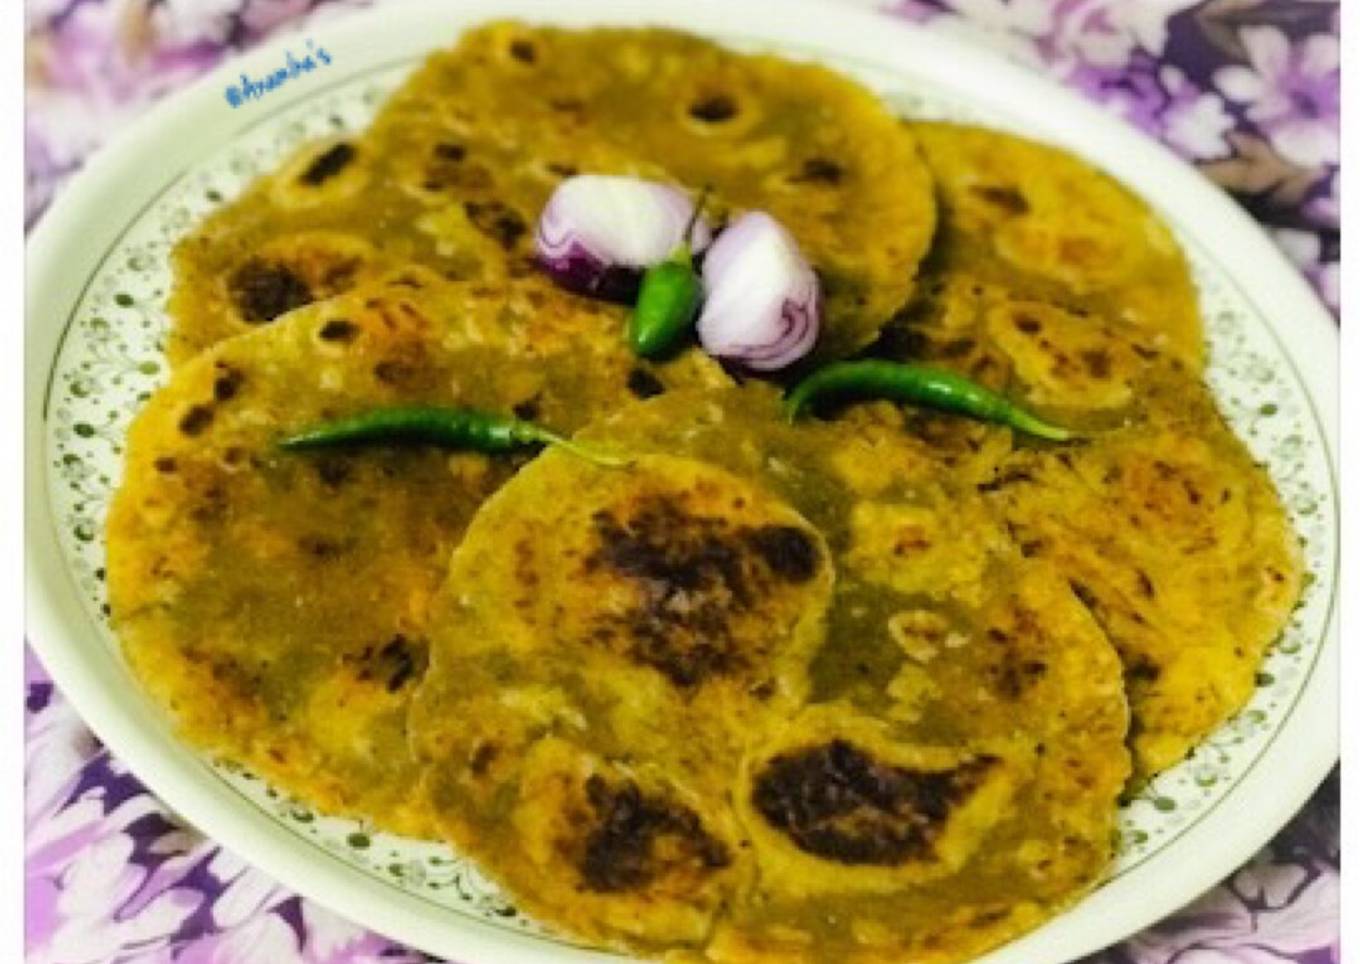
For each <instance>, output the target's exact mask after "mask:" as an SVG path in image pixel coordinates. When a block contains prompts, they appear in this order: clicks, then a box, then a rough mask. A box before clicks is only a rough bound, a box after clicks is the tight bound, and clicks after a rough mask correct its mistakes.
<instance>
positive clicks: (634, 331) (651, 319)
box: [628, 188, 708, 358]
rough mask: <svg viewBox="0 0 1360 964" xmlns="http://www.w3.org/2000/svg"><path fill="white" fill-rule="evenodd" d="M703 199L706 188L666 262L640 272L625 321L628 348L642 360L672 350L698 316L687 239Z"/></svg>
mask: <svg viewBox="0 0 1360 964" xmlns="http://www.w3.org/2000/svg"><path fill="white" fill-rule="evenodd" d="M706 197H708V188H704V190H703V191H702V192H701V193H700V194H699V198H698V200H696V201H695V202H694V211H693V212H692V213H691V214H690V217H689V223H688V224H687V225H685V232H684V234H683V235H682V236H681V237H682V240H681V241H680V243H679V244H677V245H676V246H675V248H674V250H672V251H671V253H670V254H669V255H667V257H666V260H665V261H661V262H659V263H657V264H654V265H652V266H651V267H649V268H648V269H647V270H646V271H645V272H643V275H642V286H641V287H640V288H639V289H638V298H637V304H636V305H635V306H634V308H633V314H632V316H631V317H630V318H629V319H628V344H629V345H630V346H631V347H632V349H633V351H635V352H637V354H639V355H641V356H642V357H643V358H657V357H659V356H661V355H664V354H666V353H667V352H669V351H670V350H671V349H672V348H674V347H675V345H676V343H677V342H679V340H680V339H681V338H682V337H683V336H684V334H685V332H686V331H688V330H689V328H690V326H691V325H693V324H694V316H695V315H696V314H698V313H699V302H700V301H701V300H702V298H703V293H704V289H703V285H702V283H701V282H700V281H699V276H698V274H696V273H695V271H694V252H693V250H692V249H691V248H690V238H691V237H692V236H693V234H694V225H695V222H697V221H698V220H699V214H700V212H701V211H702V210H703V206H704V199H705V198H706Z"/></svg>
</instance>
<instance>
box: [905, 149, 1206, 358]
mask: <svg viewBox="0 0 1360 964" xmlns="http://www.w3.org/2000/svg"><path fill="white" fill-rule="evenodd" d="M909 126H910V127H911V129H912V132H913V133H914V134H915V136H916V138H917V140H918V142H919V143H920V146H921V151H922V154H923V155H924V157H925V159H926V164H927V166H928V167H929V169H930V173H931V175H932V176H933V177H934V179H935V184H936V189H937V192H938V201H939V207H940V218H939V220H940V230H939V233H938V236H937V237H936V238H935V241H934V246H933V247H932V249H931V253H930V258H929V261H928V265H927V267H926V270H925V273H926V275H928V277H927V278H923V280H922V284H923V285H929V284H931V283H933V282H934V281H936V280H943V281H944V282H945V283H946V284H953V285H956V286H958V288H959V289H960V294H961V295H965V296H966V292H967V290H968V285H969V284H971V283H972V282H982V283H993V284H999V285H1002V286H1004V287H1005V288H1006V289H1007V290H1009V291H1010V292H1011V293H1012V294H1013V295H1015V296H1016V297H1020V298H1027V299H1032V300H1035V301H1042V302H1045V303H1048V304H1052V305H1055V306H1057V307H1061V308H1064V309H1067V310H1069V311H1074V312H1088V313H1091V314H1094V315H1098V316H1099V317H1101V318H1103V319H1105V320H1106V321H1107V322H1110V323H1112V324H1116V325H1119V326H1121V327H1122V328H1125V329H1126V330H1128V331H1129V332H1130V333H1131V334H1132V335H1133V336H1135V337H1134V340H1136V341H1137V343H1138V344H1139V345H1140V346H1141V348H1142V349H1143V350H1144V351H1148V352H1155V353H1158V354H1164V355H1168V356H1173V357H1175V358H1177V359H1179V360H1180V361H1181V362H1182V363H1183V364H1184V365H1185V366H1186V367H1187V368H1188V369H1190V370H1192V371H1199V370H1200V369H1201V368H1202V367H1203V362H1204V333H1203V326H1202V325H1201V322H1200V318H1199V309H1198V300H1197V295H1196V289H1195V285H1194V282H1193V280H1192V278H1191V276H1190V270H1189V266H1188V264H1187V263H1186V259H1185V256H1184V254H1183V253H1182V252H1181V250H1180V246H1179V245H1178V244H1177V243H1176V240H1175V238H1174V236H1173V235H1172V233H1171V231H1170V229H1169V228H1168V227H1167V226H1166V224H1165V223H1164V222H1163V221H1162V220H1161V218H1160V217H1158V216H1157V214H1156V213H1155V212H1154V211H1152V210H1151V209H1150V208H1149V207H1148V205H1147V204H1146V203H1145V202H1144V201H1142V200H1141V199H1140V198H1138V197H1137V196H1135V195H1134V194H1133V193H1131V192H1130V191H1129V190H1128V189H1127V188H1125V187H1124V186H1123V185H1121V184H1120V183H1118V182H1117V181H1115V180H1114V179H1113V178H1111V177H1110V176H1109V175H1107V174H1105V173H1103V172H1101V171H1097V170H1096V169H1095V168H1093V167H1091V166H1090V165H1089V164H1087V163H1086V162H1085V161H1082V160H1081V159H1080V158H1078V157H1076V156H1075V155H1074V154H1071V153H1069V152H1067V151H1064V150H1062V149H1060V148H1056V147H1052V146H1050V145H1046V144H1041V143H1039V142H1037V141H1032V140H1029V139H1026V138H1023V137H1018V136H1015V135H1012V134H1005V133H1002V132H999V131H994V130H988V129H986V128H982V127H973V126H966V125H959V124H947V123H912V124H910V125H909Z"/></svg>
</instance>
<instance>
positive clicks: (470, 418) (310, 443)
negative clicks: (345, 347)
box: [278, 406, 629, 466]
mask: <svg viewBox="0 0 1360 964" xmlns="http://www.w3.org/2000/svg"><path fill="white" fill-rule="evenodd" d="M370 442H376V443H384V442H389V443H390V442H414V443H424V444H427V445H438V446H441V447H443V448H451V449H465V450H470V451H473V452H486V453H496V452H510V451H514V450H515V449H520V448H524V447H526V446H531V445H553V446H556V447H558V448H560V449H563V450H564V451H567V452H571V453H572V454H573V455H577V456H580V457H581V458H583V459H586V460H587V461H590V462H594V463H596V464H598V465H608V466H621V465H627V464H628V462H629V460H628V459H624V458H619V457H617V456H613V455H608V454H606V453H603V452H599V451H596V450H595V449H593V448H591V447H589V446H585V445H582V444H580V443H579V442H573V441H571V440H570V439H567V438H563V437H562V436H561V435H558V434H557V433H556V432H553V431H551V430H550V429H546V428H544V427H543V426H541V425H536V424H534V423H533V422H526V421H523V420H522V419H518V418H511V417H509V416H505V415H496V414H494V413H492V412H483V411H479V410H477V409H472V408H442V407H434V406H402V407H396V408H379V409H374V410H372V411H368V412H364V413H362V414H360V415H353V416H350V417H349V418H343V419H339V420H337V421H333V422H325V423H323V424H321V425H315V426H313V427H311V428H309V429H306V430H304V431H302V432H298V433H297V434H295V435H290V436H288V437H287V438H284V439H282V440H281V441H280V442H279V443H278V445H279V448H282V449H286V450H288V451H293V452H297V451H306V450H309V449H322V448H336V447H340V446H346V445H362V444H365V443H370Z"/></svg>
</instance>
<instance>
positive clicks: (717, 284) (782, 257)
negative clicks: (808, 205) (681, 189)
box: [698, 211, 822, 371]
mask: <svg viewBox="0 0 1360 964" xmlns="http://www.w3.org/2000/svg"><path fill="white" fill-rule="evenodd" d="M703 279H704V294H705V302H704V310H703V313H702V314H701V315H700V316H699V323H698V331H699V342H700V344H702V345H703V347H704V350H705V351H706V352H708V353H709V354H710V355H713V356H714V357H715V358H723V359H727V360H729V361H733V362H737V363H739V364H741V365H742V366H744V367H746V368H750V369H753V370H755V371H777V370H778V369H781V368H787V367H788V366H789V365H792V364H793V363H794V362H796V361H798V360H799V359H800V358H802V357H803V356H805V355H806V354H807V353H808V352H810V351H811V350H812V346H813V345H815V344H816V343H817V335H818V334H819V332H820V330H821V314H822V310H821V286H820V284H819V283H818V281H817V273H816V272H815V271H813V269H812V267H811V265H809V264H808V263H807V261H806V260H805V259H804V258H803V255H802V253H801V252H800V251H799V250H798V243H797V242H796V241H794V240H793V237H792V236H791V235H790V234H789V233H788V231H786V230H785V229H784V227H783V226H782V225H781V224H780V223H779V222H778V221H776V220H775V219H774V218H772V217H770V215H768V214H766V213H765V212H763V211H750V212H748V213H746V214H743V215H742V216H741V217H739V218H738V219H737V220H736V221H734V222H733V223H732V224H731V225H730V226H729V227H728V228H727V229H726V230H725V231H723V232H722V234H720V235H719V236H718V239H717V240H716V241H714V242H713V245H712V247H710V248H709V251H708V254H707V256H706V257H705V258H704V273H703Z"/></svg>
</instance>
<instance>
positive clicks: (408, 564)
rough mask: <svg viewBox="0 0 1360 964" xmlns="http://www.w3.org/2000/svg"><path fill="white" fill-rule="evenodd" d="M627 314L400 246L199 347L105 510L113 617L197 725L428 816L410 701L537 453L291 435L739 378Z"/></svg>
mask: <svg viewBox="0 0 1360 964" xmlns="http://www.w3.org/2000/svg"><path fill="white" fill-rule="evenodd" d="M619 324H620V313H619V312H618V311H617V310H615V309H613V308H612V307H610V306H601V305H597V304H594V303H591V302H588V301H584V300H581V299H577V298H575V297H573V296H570V295H567V294H565V293H563V292H561V291H559V290H557V289H556V288H554V287H552V286H551V285H548V284H547V283H545V282H542V281H538V280H529V281H526V282H523V283H520V284H511V285H501V286H496V287H490V288H488V287H485V286H480V285H477V284H449V283H446V282H443V281H441V280H440V279H438V278H437V277H432V276H430V275H429V274H428V273H425V272H421V271H418V270H415V269H403V270H401V271H398V272H396V273H395V274H393V275H390V276H386V277H383V278H380V279H379V280H377V281H374V282H372V283H369V284H366V285H363V286H360V287H358V288H355V289H353V290H352V291H350V292H349V293H347V294H346V295H342V296H339V297H337V298H334V299H330V300H327V301H323V302H317V303H314V304H312V305H309V306H307V307H304V308H301V309H299V310H297V311H295V312H293V313H291V314H289V315H287V316H285V317H283V318H280V319H279V320H277V321H276V322H274V323H273V324H272V325H270V326H268V327H265V328H261V329H258V330H257V331H255V332H252V333H250V334H247V335H243V336H240V337H238V338H233V339H229V340H227V341H224V342H222V343H220V344H219V345H217V346H215V347H214V348H212V349H210V350H209V351H208V352H206V353H204V354H202V355H200V356H198V357H196V358H195V359H193V360H192V361H191V362H189V363H186V364H185V365H183V366H182V367H181V368H180V369H179V370H178V371H177V373H176V374H175V376H174V377H173V379H172V380H171V382H170V383H169V384H168V385H167V386H165V387H164V388H163V389H162V390H160V391H159V392H158V393H157V394H156V395H155V396H154V397H153V398H152V399H151V400H150V401H149V402H148V403H147V405H146V407H145V408H144V409H143V410H142V412H141V413H140V414H139V415H138V417H137V419H136V421H135V423H134V425H133V427H132V429H131V432H130V435H129V439H128V447H127V455H126V464H125V469H124V476H123V481H122V484H121V486H120V488H119V490H118V492H117V495H116V497H115V499H114V501H113V504H112V508H111V511H110V516H109V521H108V530H107V540H108V580H109V595H110V601H111V606H112V619H113V622H114V625H115V627H116V629H117V631H118V633H119V635H120V637H121V640H122V643H123V646H124V651H125V653H126V655H127V657H128V660H129V662H130V664H131V666H132V668H133V670H134V671H135V672H136V674H137V676H138V677H139V678H140V679H141V681H142V682H143V684H144V685H145V686H146V687H147V689H148V690H149V692H150V693H151V694H152V696H153V697H154V698H155V699H156V700H157V701H158V702H160V703H161V704H162V705H163V706H165V707H166V708H167V709H168V710H169V712H170V714H171V715H172V717H173V718H174V720H175V722H176V724H177V725H178V727H179V729H180V731H181V733H182V734H183V735H184V736H185V737H186V738H187V739H188V740H189V741H191V742H193V743H194V744H197V745H199V746H202V747H204V748H206V749H208V750H210V751H212V752H213V753H214V754H216V755H218V756H219V757H221V758H223V759H226V760H229V761H233V762H236V763H241V764H245V765H248V766H250V767H252V768H254V769H255V770H257V771H258V772H260V773H261V774H263V775H264V776H266V777H268V778H269V779H271V780H272V781H274V782H275V783H276V784H277V785H278V786H280V787H282V788H283V789H285V790H287V791H289V792H291V793H293V794H296V795H297V796H299V797H301V798H302V799H303V800H305V801H306V802H308V803H309V804H311V805H313V806H315V807H317V808H319V809H320V810H322V811H325V812H339V813H346V814H352V815H357V816H362V817H366V818H369V819H371V820H372V821H373V822H374V823H375V824H377V825H378V826H380V827H385V828H389V829H393V830H397V831H402V832H409V833H417V834H419V833H422V832H425V831H426V829H427V828H426V824H425V820H424V815H423V813H422V811H421V809H420V808H419V807H418V806H415V805H414V804H413V802H412V801H413V798H414V794H413V793H412V786H413V782H414V776H415V774H414V770H413V768H412V767H411V763H410V757H409V754H408V753H407V751H406V703H407V700H408V697H409V695H410V693H411V692H412V691H413V690H414V688H415V685H416V683H417V682H418V680H419V678H420V675H421V672H422V671H423V669H424V666H425V661H426V651H427V643H426V640H425V622H426V618H427V611H428V605H429V600H430V597H432V596H433V595H434V593H435V590H436V589H437V588H438V586H439V583H440V581H441V579H442V577H443V574H444V571H445V569H446V567H447V563H448V556H449V553H450V552H451V551H452V549H453V547H454V546H455V545H457V543H458V540H459V538H460V537H461V535H462V532H463V529H464V527H465V526H466V525H467V523H468V521H469V520H470V519H471V518H472V516H473V514H474V513H475V511H476V510H477V508H478V507H479V506H480V505H481V503H482V501H483V500H484V499H485V498H486V497H487V496H489V495H490V494H491V493H492V492H493V491H494V490H495V489H496V488H497V486H499V485H500V484H501V483H503V482H504V481H505V480H506V479H507V478H509V477H510V476H511V475H512V474H513V472H514V470H515V468H516V467H517V466H518V465H519V464H520V463H521V462H523V461H524V460H525V459H527V458H528V457H529V455H528V454H526V455H524V456H522V457H521V456H515V457H508V456H495V457H492V456H486V455H480V454H476V453H470V452H459V453H452V454H451V453H448V452H442V451H436V450H434V449H432V448H429V447H405V448H402V447H391V446H387V447H384V446H377V447H370V448H366V449H362V450H354V451H329V452H324V453H317V454H292V453H285V452H282V451H280V450H278V449H277V448H276V446H275V442H276V441H277V440H278V439H279V438H280V437H281V436H282V435H284V434H286V433H288V432H291V431H297V430H300V429H302V428H304V427H308V426H309V425H311V424H314V423H317V422H320V421H324V420H327V419H331V418H340V417H344V416H346V415H349V414H353V413H356V412H361V411H364V410H367V409H370V408H374V407H379V406H383V405H396V404H407V403H412V404H415V403H419V404H457V405H465V406H472V407H476V408H482V409H486V410H488V411H492V412H499V413H503V414H507V415H508V414H511V413H512V412H513V413H516V414H518V415H520V416H521V417H525V418H534V419H538V420H540V421H542V422H544V423H545V424H547V425H549V426H551V427H553V428H556V429H559V430H561V431H570V430H572V429H574V428H576V427H577V426H579V425H580V424H582V423H583V422H584V421H585V420H586V419H588V418H589V417H591V416H592V415H600V414H603V413H605V412H608V411H611V410H613V409H614V408H616V407H617V406H618V405H619V404H620V403H621V402H623V401H624V400H626V399H629V398H632V397H634V395H635V394H641V395H649V394H654V393H656V392H662V391H665V390H667V388H668V387H671V386H676V385H686V384H690V385H693V384H700V385H704V384H709V385H711V384H721V383H725V382H726V381H727V379H726V376H725V375H723V374H722V372H721V370H720V369H718V368H717V366H716V365H714V364H713V363H711V362H709V361H708V360H707V359H705V358H704V357H703V356H701V355H697V354H690V355H687V356H686V357H684V358H681V359H678V360H676V361H673V362H670V363H668V364H666V365H661V366H656V365H651V364H649V363H646V362H641V361H638V360H636V359H634V358H633V357H632V356H631V355H630V353H629V352H628V351H627V348H626V347H625V346H624V345H623V343H622V342H621V341H620V340H618V339H612V340H611V339H605V338H602V337H599V333H600V331H601V330H607V331H609V332H610V333H611V334H612V333H615V332H616V331H617V328H618V325H619ZM610 346H614V347H612V348H611V347H610Z"/></svg>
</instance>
